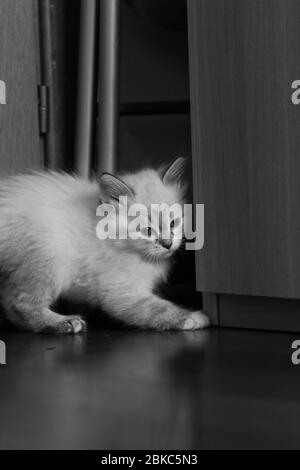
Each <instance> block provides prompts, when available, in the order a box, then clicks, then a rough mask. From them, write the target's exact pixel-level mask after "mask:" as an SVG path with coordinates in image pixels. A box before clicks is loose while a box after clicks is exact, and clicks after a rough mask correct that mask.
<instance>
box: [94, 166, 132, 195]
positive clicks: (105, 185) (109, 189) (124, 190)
mask: <svg viewBox="0 0 300 470" xmlns="http://www.w3.org/2000/svg"><path fill="white" fill-rule="evenodd" d="M99 184H100V189H101V194H102V197H104V198H105V199H113V200H117V201H118V200H119V197H120V196H127V197H130V198H132V197H134V191H133V189H131V188H130V187H129V186H128V185H127V184H126V183H124V181H122V180H121V179H120V178H118V177H117V176H114V175H111V174H110V173H103V174H102V175H101V176H100V180H99Z"/></svg>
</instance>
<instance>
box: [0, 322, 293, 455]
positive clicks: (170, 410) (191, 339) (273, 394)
mask: <svg viewBox="0 0 300 470" xmlns="http://www.w3.org/2000/svg"><path fill="white" fill-rule="evenodd" d="M0 338H1V339H2V340H4V341H5V342H6V345H7V365H5V366H0V448H1V449H11V448H21V449H24V448H34V449H39V448H42V449H45V448H52V449H53V448H54V449H65V448H67V449H218V448H237V449H238V448H297V447H299V435H300V366H299V367H297V366H293V365H292V363H291V352H292V350H291V343H292V341H293V340H294V339H296V338H295V335H290V334H279V333H267V332H254V331H240V330H226V329H223V330H216V329H211V330H208V331H206V332H172V333H155V332H140V331H124V330H123V331H118V330H102V331H101V330H100V331H91V332H89V333H88V334H87V335H86V336H84V337H80V336H78V337H76V336H74V337H60V338H59V337H50V336H49V337H47V336H34V335H30V334H21V333H13V332H6V333H2V334H1V333H0Z"/></svg>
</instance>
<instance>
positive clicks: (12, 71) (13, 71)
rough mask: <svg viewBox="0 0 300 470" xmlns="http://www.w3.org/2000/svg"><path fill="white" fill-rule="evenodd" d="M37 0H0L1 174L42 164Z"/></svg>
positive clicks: (37, 166)
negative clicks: (4, 95)
mask: <svg viewBox="0 0 300 470" xmlns="http://www.w3.org/2000/svg"><path fill="white" fill-rule="evenodd" d="M39 74H40V71H39V48H38V21H37V0H26V1H24V0H13V1H12V0H0V79H1V80H4V81H5V83H6V91H7V100H6V101H7V104H6V105H0V176H2V175H4V174H7V173H14V172H19V171H26V170H28V169H32V168H39V167H41V166H42V165H43V158H42V148H41V141H40V136H39V122H38V119H39V117H38V84H39Z"/></svg>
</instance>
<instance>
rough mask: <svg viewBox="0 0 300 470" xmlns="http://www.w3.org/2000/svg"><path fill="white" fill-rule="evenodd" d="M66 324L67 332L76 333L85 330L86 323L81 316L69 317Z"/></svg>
mask: <svg viewBox="0 0 300 470" xmlns="http://www.w3.org/2000/svg"><path fill="white" fill-rule="evenodd" d="M67 323H68V325H67V333H68V334H73V335H77V334H78V333H84V332H85V331H86V323H85V321H84V320H83V319H82V318H81V317H70V319H69V320H68V322H67Z"/></svg>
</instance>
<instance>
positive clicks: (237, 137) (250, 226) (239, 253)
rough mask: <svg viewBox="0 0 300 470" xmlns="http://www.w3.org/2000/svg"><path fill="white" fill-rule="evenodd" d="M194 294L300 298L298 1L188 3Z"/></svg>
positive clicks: (199, 0)
mask: <svg viewBox="0 0 300 470" xmlns="http://www.w3.org/2000/svg"><path fill="white" fill-rule="evenodd" d="M188 10H189V11H188V13H189V15H188V17H189V45H190V76H191V106H192V134H193V162H194V186H195V199H196V202H199V203H204V204H205V245H204V248H203V250H202V251H200V252H199V253H197V286H198V289H199V290H203V291H205V292H215V293H231V294H248V295H257V296H271V297H289V298H299V297H300V132H299V129H300V106H299V107H297V106H295V105H293V104H292V102H291V92H292V90H291V83H292V81H293V80H296V79H300V61H299V56H300V28H299V24H300V2H299V1H297V0H264V1H261V0H251V1H250V2H249V0H226V1H225V0H213V1H211V0H189V1H188Z"/></svg>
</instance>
